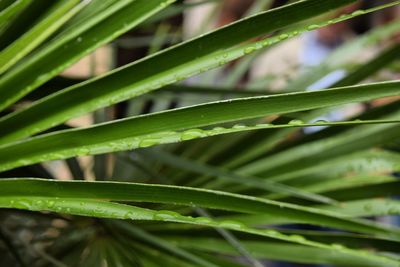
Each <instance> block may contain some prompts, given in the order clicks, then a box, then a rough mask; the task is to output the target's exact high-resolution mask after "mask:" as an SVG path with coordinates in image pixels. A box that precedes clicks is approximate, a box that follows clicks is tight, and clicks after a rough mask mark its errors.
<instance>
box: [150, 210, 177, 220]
mask: <svg viewBox="0 0 400 267" xmlns="http://www.w3.org/2000/svg"><path fill="white" fill-rule="evenodd" d="M180 216H181V215H180V214H179V213H176V212H174V211H169V210H160V211H157V212H156V213H155V214H154V216H153V219H154V220H157V221H168V220H176V219H177V218H179V217H180Z"/></svg>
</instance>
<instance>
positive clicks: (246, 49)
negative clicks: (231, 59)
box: [244, 46, 256, 54]
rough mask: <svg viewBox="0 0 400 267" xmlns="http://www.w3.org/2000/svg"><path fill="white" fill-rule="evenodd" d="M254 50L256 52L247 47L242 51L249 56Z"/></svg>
mask: <svg viewBox="0 0 400 267" xmlns="http://www.w3.org/2000/svg"><path fill="white" fill-rule="evenodd" d="M254 50H256V48H255V47H254V46H249V47H246V48H245V49H244V53H245V54H250V53H252V52H254Z"/></svg>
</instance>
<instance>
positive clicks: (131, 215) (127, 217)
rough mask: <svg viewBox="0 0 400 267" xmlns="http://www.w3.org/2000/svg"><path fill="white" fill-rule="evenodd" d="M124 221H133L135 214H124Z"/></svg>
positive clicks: (129, 212)
mask: <svg viewBox="0 0 400 267" xmlns="http://www.w3.org/2000/svg"><path fill="white" fill-rule="evenodd" d="M124 219H133V212H131V211H128V212H127V213H125V214H124Z"/></svg>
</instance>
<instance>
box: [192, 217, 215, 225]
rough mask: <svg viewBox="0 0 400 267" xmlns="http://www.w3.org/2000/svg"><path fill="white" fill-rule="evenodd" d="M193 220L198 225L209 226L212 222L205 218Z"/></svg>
mask: <svg viewBox="0 0 400 267" xmlns="http://www.w3.org/2000/svg"><path fill="white" fill-rule="evenodd" d="M195 220H196V222H198V223H200V224H210V223H212V222H213V221H212V220H211V219H210V218H207V217H197V218H195Z"/></svg>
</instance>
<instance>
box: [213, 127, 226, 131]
mask: <svg viewBox="0 0 400 267" xmlns="http://www.w3.org/2000/svg"><path fill="white" fill-rule="evenodd" d="M224 130H226V129H225V128H224V127H214V128H213V131H216V132H220V131H224Z"/></svg>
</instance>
